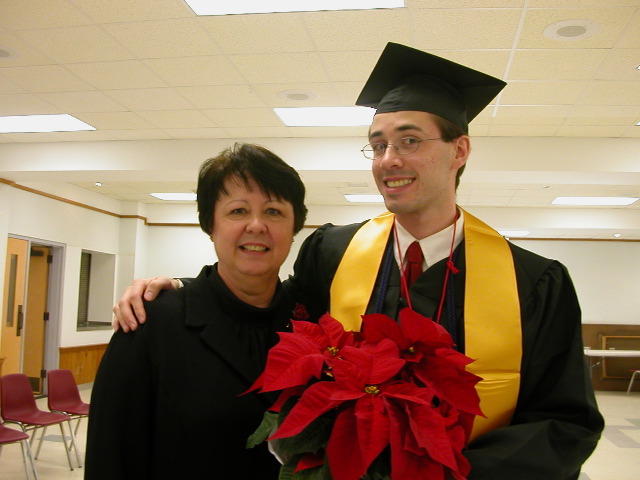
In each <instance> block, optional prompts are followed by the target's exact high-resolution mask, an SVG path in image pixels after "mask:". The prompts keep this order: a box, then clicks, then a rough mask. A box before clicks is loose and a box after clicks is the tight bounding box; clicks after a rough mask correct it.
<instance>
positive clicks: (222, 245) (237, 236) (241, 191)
mask: <svg viewBox="0 0 640 480" xmlns="http://www.w3.org/2000/svg"><path fill="white" fill-rule="evenodd" d="M224 186H225V189H226V190H227V193H226V194H222V195H220V197H219V198H218V200H217V202H216V204H215V207H214V212H213V229H212V232H211V240H212V241H213V243H214V246H215V250H216V253H217V255H218V273H219V274H220V276H221V277H222V279H223V280H224V281H225V282H226V283H227V285H228V286H230V287H231V286H232V285H230V283H231V284H234V283H235V281H231V282H230V280H232V279H234V280H241V281H242V280H247V281H248V280H249V279H248V278H246V277H247V276H249V277H255V278H252V279H251V280H252V281H253V280H256V279H259V278H263V279H264V280H265V281H274V280H276V279H277V277H278V272H279V270H280V266H281V265H282V263H283V262H284V260H285V259H286V258H287V255H288V254H289V250H290V249H291V243H292V242H293V225H294V213H293V206H292V205H291V203H289V202H287V201H284V200H278V199H277V198H269V197H268V196H267V195H265V194H264V193H263V192H262V190H260V188H259V187H258V185H257V184H256V183H255V181H254V180H253V179H250V181H249V189H248V188H247V186H246V185H245V183H244V182H243V181H242V180H240V179H238V178H236V177H232V178H229V179H227V180H226V181H225V184H224Z"/></svg>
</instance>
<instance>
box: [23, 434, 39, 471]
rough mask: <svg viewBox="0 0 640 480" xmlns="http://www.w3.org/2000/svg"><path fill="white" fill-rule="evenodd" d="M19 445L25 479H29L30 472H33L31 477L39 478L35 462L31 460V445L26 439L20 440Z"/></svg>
mask: <svg viewBox="0 0 640 480" xmlns="http://www.w3.org/2000/svg"><path fill="white" fill-rule="evenodd" d="M20 445H22V458H23V460H24V469H25V471H26V472H27V480H30V479H31V472H33V478H34V479H35V480H39V477H38V470H36V462H35V461H34V460H33V455H32V454H31V445H30V444H29V442H28V441H27V440H22V441H21V442H20Z"/></svg>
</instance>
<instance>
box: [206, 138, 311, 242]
mask: <svg viewBox="0 0 640 480" xmlns="http://www.w3.org/2000/svg"><path fill="white" fill-rule="evenodd" d="M231 178H234V179H237V180H239V181H242V182H244V184H245V185H246V186H247V188H248V187H249V182H250V181H251V180H253V181H255V182H256V183H257V184H258V187H259V188H260V190H261V191H262V192H263V193H264V194H265V195H267V196H269V197H272V198H274V197H275V198H277V199H278V200H281V201H282V200H283V201H287V202H289V203H290V204H291V205H292V206H293V213H294V223H293V233H294V234H296V233H298V232H299V231H300V230H301V229H302V227H303V226H304V222H305V220H306V218H307V207H306V206H305V204H304V195H305V188H304V184H303V183H302V180H301V179H300V175H298V172H296V170H295V169H294V168H293V167H291V166H290V165H289V164H287V163H286V162H285V161H284V160H282V159H281V158H280V157H279V156H277V155H276V154H275V153H273V152H271V151H270V150H267V149H266V148H264V147H262V146H260V145H254V144H249V143H236V144H235V145H234V146H233V147H230V148H226V149H224V150H223V151H222V152H220V153H219V154H218V155H217V156H215V157H213V158H209V159H208V160H205V161H204V162H203V164H202V165H201V166H200V173H199V175H198V220H199V222H200V227H201V228H202V230H203V231H204V232H205V233H206V234H207V235H211V232H212V231H213V212H214V210H215V205H216V202H217V201H218V199H219V198H220V195H223V194H227V193H228V192H227V190H226V189H225V186H224V183H225V181H226V180H227V179H231Z"/></svg>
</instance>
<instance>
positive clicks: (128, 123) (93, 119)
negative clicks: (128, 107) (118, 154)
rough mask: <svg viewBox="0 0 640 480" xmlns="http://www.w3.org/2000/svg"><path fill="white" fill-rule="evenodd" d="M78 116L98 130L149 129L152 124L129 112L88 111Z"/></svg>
mask: <svg viewBox="0 0 640 480" xmlns="http://www.w3.org/2000/svg"><path fill="white" fill-rule="evenodd" d="M78 118H79V119H80V120H82V121H84V122H87V123H88V124H89V125H91V126H93V127H95V128H96V129H98V130H132V129H149V128H151V127H152V125H151V124H150V123H149V122H146V121H145V120H143V119H142V118H140V117H139V116H138V115H136V114H135V113H131V112H88V113H83V114H81V115H78Z"/></svg>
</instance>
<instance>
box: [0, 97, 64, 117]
mask: <svg viewBox="0 0 640 480" xmlns="http://www.w3.org/2000/svg"><path fill="white" fill-rule="evenodd" d="M47 113H65V112H64V111H63V110H61V109H60V108H59V107H56V106H55V105H52V104H50V103H49V102H47V101H45V100H43V99H41V98H39V97H38V96H37V95H35V94H17V95H0V115H42V114H47Z"/></svg>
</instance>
